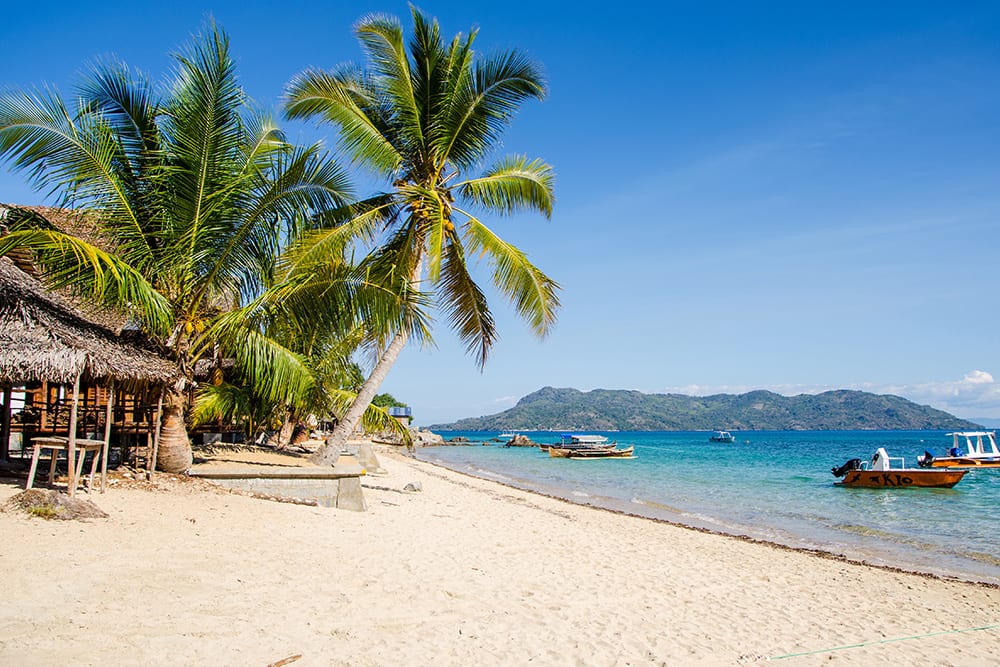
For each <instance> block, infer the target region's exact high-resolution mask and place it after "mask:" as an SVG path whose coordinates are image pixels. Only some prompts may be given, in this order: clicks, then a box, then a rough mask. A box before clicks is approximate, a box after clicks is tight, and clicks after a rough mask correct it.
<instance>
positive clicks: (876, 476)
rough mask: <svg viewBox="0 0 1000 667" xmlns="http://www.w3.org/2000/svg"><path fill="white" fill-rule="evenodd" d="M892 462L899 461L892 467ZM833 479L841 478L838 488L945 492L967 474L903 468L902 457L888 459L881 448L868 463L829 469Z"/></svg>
mask: <svg viewBox="0 0 1000 667" xmlns="http://www.w3.org/2000/svg"><path fill="white" fill-rule="evenodd" d="M892 461H899V467H893V466H892ZM831 472H833V474H834V476H835V477H843V479H842V480H841V481H839V482H837V484H839V485H841V486H853V487H868V488H874V489H895V488H907V487H929V488H945V489H950V488H951V487H953V486H955V485H956V484H958V483H959V482H960V481H961V479H962V477H964V476H965V473H967V472H968V470H961V469H944V468H942V469H934V468H907V467H906V462H905V461H904V460H903V457H897V456H893V457H890V456H889V454H888V453H886V451H885V447H879V448H878V449H877V450H875V455H874V456H873V457H872V460H871V462H870V463H869V462H868V461H862V460H861V459H850V460H849V461H847V462H846V463H845V464H844V465H842V466H839V467H835V468H832V469H831Z"/></svg>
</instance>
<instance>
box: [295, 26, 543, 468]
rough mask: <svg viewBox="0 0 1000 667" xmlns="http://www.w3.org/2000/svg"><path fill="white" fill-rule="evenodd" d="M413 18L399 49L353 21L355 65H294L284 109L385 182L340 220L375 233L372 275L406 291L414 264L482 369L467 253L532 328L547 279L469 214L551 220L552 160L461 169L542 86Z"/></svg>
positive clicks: (350, 417)
mask: <svg viewBox="0 0 1000 667" xmlns="http://www.w3.org/2000/svg"><path fill="white" fill-rule="evenodd" d="M412 17H413V24H414V26H413V35H412V36H411V37H410V40H409V45H408V48H407V45H406V44H405V43H404V37H403V29H402V26H401V24H400V22H399V21H398V19H396V18H394V17H390V16H383V15H371V16H368V17H365V18H363V19H362V20H361V21H360V22H359V23H358V24H357V25H356V27H355V30H356V33H357V36H358V38H359V40H360V42H361V45H362V48H363V50H364V51H365V53H366V55H367V58H368V70H367V71H362V70H359V69H358V68H356V67H354V66H351V65H345V66H342V67H340V68H339V69H337V70H335V71H333V72H323V71H306V72H304V73H302V74H300V75H299V76H297V77H296V78H295V79H294V80H293V81H292V82H291V83H290V84H289V88H288V93H287V98H288V100H287V106H286V110H287V114H288V115H289V116H290V117H291V118H317V119H322V120H325V121H327V122H329V123H332V124H333V125H334V126H335V127H336V128H337V129H338V130H339V137H340V144H341V146H342V148H343V150H344V151H345V153H346V154H347V155H348V156H349V157H350V159H351V160H352V161H353V162H354V163H355V164H360V165H363V166H365V167H367V168H369V169H370V170H372V171H373V172H374V173H375V174H376V175H377V176H379V177H382V178H384V179H385V181H386V183H387V184H389V185H390V186H391V187H390V189H389V190H388V191H387V192H386V193H384V194H385V196H384V198H383V201H382V205H381V208H380V209H378V210H379V213H380V214H381V215H365V216H359V217H358V218H356V219H355V220H353V221H351V222H349V223H348V224H347V225H346V226H345V229H347V230H350V231H351V232H352V233H357V234H360V235H362V236H363V237H364V238H365V239H366V240H367V241H369V242H371V241H373V240H374V241H375V243H374V244H373V245H374V247H375V250H374V251H373V252H372V253H371V254H370V256H369V257H368V258H367V260H366V261H367V263H368V265H369V266H371V267H372V268H373V270H374V271H376V272H382V273H388V272H392V271H396V272H399V273H401V274H403V275H404V276H406V278H407V283H408V289H410V290H413V291H420V290H421V289H422V288H423V282H422V281H423V279H424V272H425V270H426V277H427V279H428V280H429V284H430V288H429V289H427V290H426V291H427V292H428V293H433V294H434V295H436V297H437V301H438V304H439V306H440V307H441V308H442V310H443V311H444V312H445V313H446V314H447V316H448V318H449V321H450V324H451V326H452V327H453V328H454V329H455V330H456V331H457V333H458V335H459V336H460V338H461V339H462V340H463V341H464V343H465V344H466V348H467V350H468V351H469V352H470V353H473V354H474V355H475V357H476V359H477V361H478V363H479V365H480V366H482V365H483V364H485V362H486V359H487V356H488V354H489V352H490V349H491V347H492V346H493V344H494V342H495V341H496V339H497V332H496V328H495V324H494V320H493V317H492V314H491V312H490V309H489V307H488V304H487V301H486V297H485V294H484V293H483V291H482V289H481V288H480V287H479V285H477V283H476V282H475V281H474V280H473V278H472V276H471V275H470V273H469V266H468V262H467V256H468V254H469V253H470V252H471V253H473V254H478V255H483V256H485V257H486V258H487V259H488V260H489V262H490V263H491V265H492V277H493V282H494V284H495V286H496V288H497V289H498V291H499V292H500V293H501V294H503V295H505V296H506V297H507V298H509V299H510V301H511V302H512V304H513V305H514V308H515V309H516V311H517V312H518V314H519V315H521V316H522V317H523V318H524V319H525V320H527V322H528V323H529V325H530V326H531V328H532V330H533V331H534V332H535V333H536V334H537V335H539V336H544V335H546V334H547V333H548V332H549V330H550V329H551V327H552V326H553V324H554V323H555V319H556V310H557V308H558V306H559V300H558V295H557V292H558V285H557V284H556V283H555V282H554V281H553V280H552V279H550V278H549V277H547V276H546V275H545V274H544V273H542V272H541V271H540V270H539V269H538V268H536V267H535V266H534V265H533V264H532V263H531V262H529V261H528V259H527V257H526V256H525V254H524V253H523V252H522V251H521V250H519V249H518V248H516V247H514V246H513V245H511V244H509V243H507V242H505V241H503V240H502V239H501V238H500V237H499V236H498V235H497V234H496V233H495V232H494V231H492V230H491V229H490V228H488V227H487V226H486V225H485V224H484V223H483V221H482V220H481V219H480V218H479V216H478V215H477V213H476V210H477V209H479V210H483V211H488V212H492V213H497V214H511V213H514V212H517V211H520V210H526V209H533V210H536V211H539V212H541V213H543V214H544V215H546V216H550V215H551V211H552V202H553V192H552V184H553V176H552V169H551V167H550V166H549V165H547V164H545V163H544V162H542V161H540V160H537V159H535V160H529V159H527V158H526V157H521V156H511V157H503V158H500V159H498V160H496V161H495V162H494V163H493V165H492V166H489V167H487V168H485V169H483V170H482V171H480V172H479V173H478V175H475V176H472V175H470V173H471V172H473V171H475V170H478V169H481V168H482V165H483V164H484V163H485V162H486V161H487V160H488V159H489V158H491V157H492V156H493V154H494V152H495V149H496V148H497V147H498V145H499V142H500V138H501V135H502V132H503V130H504V128H505V127H506V126H507V124H508V121H509V120H510V118H511V117H512V116H513V114H514V113H515V112H516V110H517V109H518V108H519V106H520V105H521V104H522V103H523V102H524V101H526V100H528V99H529V98H537V99H541V98H542V97H543V96H544V94H545V87H544V84H543V80H542V76H541V74H540V72H539V70H538V68H537V67H536V66H535V65H534V64H533V63H532V62H530V61H529V60H528V59H527V58H526V57H525V56H524V55H522V54H520V53H518V52H508V53H501V54H498V55H494V56H490V57H477V54H476V53H475V52H474V51H473V48H472V46H473V42H474V41H475V38H476V31H472V32H471V33H470V34H469V35H468V36H462V35H461V34H459V35H457V36H456V37H455V38H454V39H453V40H452V41H451V42H450V43H445V42H444V41H442V38H441V34H440V28H439V26H438V23H437V21H436V20H428V19H427V18H426V17H425V16H423V15H422V14H421V13H420V12H419V11H417V10H416V9H413V10H412ZM338 233H339V234H341V235H343V234H346V233H347V232H345V231H344V230H343V229H341V230H339V231H338ZM379 234H381V236H379ZM342 241H343V239H342V237H338V242H342ZM317 245H318V246H321V245H322V244H317ZM333 245H334V246H336V245H337V244H336V243H334V244H333ZM410 332H411V328H410V327H407V326H402V327H400V328H399V329H398V331H395V332H394V333H393V335H392V336H391V337H385V338H384V339H382V340H380V341H379V343H380V356H379V359H378V362H377V364H376V365H375V367H374V370H373V371H372V373H371V375H370V376H369V377H368V379H367V381H366V382H365V385H364V386H363V387H362V389H361V391H360V392H359V393H358V397H357V400H355V401H354V403H353V405H352V406H351V407H350V409H349V410H348V411H347V412H346V414H344V415H343V416H342V418H341V420H340V422H339V424H338V426H337V429H336V430H335V432H334V434H333V436H332V437H331V438H330V439H329V440H328V442H327V446H326V447H325V448H324V449H323V450H321V451H320V452H319V453H318V456H317V459H318V460H320V461H322V460H326V459H327V457H331V458H332V456H334V455H335V452H336V451H339V448H340V446H342V445H343V443H344V441H345V440H346V439H347V437H348V436H349V435H350V433H351V432H353V430H354V428H355V427H356V425H357V422H358V418H359V417H360V415H361V414H362V412H363V411H364V409H365V407H366V406H367V405H368V404H369V403H370V402H371V400H372V398H373V397H374V395H375V393H376V392H377V391H378V387H379V386H380V384H381V383H382V380H383V379H384V378H385V376H386V375H387V373H388V372H389V369H390V367H391V366H392V364H393V363H394V362H395V360H396V358H397V357H398V355H399V353H400V352H401V351H402V349H403V348H404V347H405V345H406V343H407V340H408V339H409V335H410Z"/></svg>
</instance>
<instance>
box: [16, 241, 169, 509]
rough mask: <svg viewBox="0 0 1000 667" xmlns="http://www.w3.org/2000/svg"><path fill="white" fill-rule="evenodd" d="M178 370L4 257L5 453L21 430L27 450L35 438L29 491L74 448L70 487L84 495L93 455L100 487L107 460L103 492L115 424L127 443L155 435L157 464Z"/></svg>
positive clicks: (69, 469)
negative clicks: (167, 395) (158, 437)
mask: <svg viewBox="0 0 1000 667" xmlns="http://www.w3.org/2000/svg"><path fill="white" fill-rule="evenodd" d="M25 268H27V269H28V270H29V271H30V269H31V267H30V266H27V267H25ZM175 374H176V370H175V367H174V364H173V363H171V362H170V361H169V360H167V359H165V358H163V357H161V356H159V355H157V354H156V353H155V352H154V351H152V350H148V349H144V348H142V347H141V346H140V345H138V344H137V343H134V342H129V341H127V340H126V339H125V338H123V337H122V336H119V335H116V334H114V333H113V332H111V331H110V330H108V329H106V328H104V327H103V326H101V325H99V324H96V323H94V322H92V321H90V320H89V319H87V318H85V317H84V316H83V315H81V314H80V313H79V312H78V311H77V310H76V309H75V308H73V306H72V305H70V303H69V302H68V301H66V300H65V299H63V298H62V297H60V296H59V295H58V294H55V293H53V292H50V291H48V290H47V289H46V288H45V287H44V286H42V284H41V283H40V282H39V281H38V280H37V279H36V278H35V277H33V276H32V275H29V273H28V272H26V271H25V270H22V268H20V267H19V266H18V265H16V264H15V262H14V261H13V260H12V259H11V258H9V257H0V390H2V395H3V401H2V404H0V406H2V407H0V459H2V460H4V461H8V460H9V458H10V443H11V440H12V437H13V436H19V437H20V444H21V450H22V452H26V451H27V450H28V449H29V443H30V448H31V450H32V464H31V468H30V471H29V478H28V481H27V486H28V487H29V488H30V486H31V485H32V483H33V481H34V480H33V477H34V474H35V472H36V470H37V466H38V459H39V457H40V455H41V454H42V453H44V452H48V453H49V454H50V464H49V476H50V480H51V479H52V478H53V477H54V472H55V464H56V458H57V456H58V455H59V453H60V452H63V451H65V452H66V456H67V475H68V480H69V492H70V494H73V493H75V490H76V487H77V483H78V482H79V480H78V476H79V472H78V471H80V470H81V469H82V464H83V458H84V455H85V454H86V452H88V451H91V452H93V456H94V458H93V459H92V460H93V463H92V468H91V483H93V474H94V468H93V465H96V462H97V460H98V459H97V457H100V463H101V479H102V489H103V481H104V480H105V479H106V473H107V461H108V449H109V446H110V443H111V438H112V426H113V425H114V424H115V423H117V424H118V425H119V428H118V433H117V435H118V437H119V444H121V445H123V446H124V445H125V444H127V443H128V442H136V441H137V439H138V438H140V437H144V438H145V439H146V440H147V450H146V451H147V459H148V462H149V466H152V465H154V463H153V462H154V461H155V455H154V454H152V453H151V452H149V449H150V448H151V447H152V448H155V432H156V422H157V420H158V417H159V415H158V411H156V410H155V409H152V408H151V405H150V403H151V401H152V400H153V397H158V396H159V394H160V390H161V388H162V387H163V385H164V384H166V383H168V382H171V381H173V380H174V378H175ZM116 394H117V396H118V400H117V403H116ZM15 412H16V417H17V419H16V420H15V419H14V417H15ZM129 429H131V431H132V433H131V434H130V433H129ZM130 435H131V436H132V437H131V441H130V440H129V437H130ZM78 450H80V456H79V458H77V455H78Z"/></svg>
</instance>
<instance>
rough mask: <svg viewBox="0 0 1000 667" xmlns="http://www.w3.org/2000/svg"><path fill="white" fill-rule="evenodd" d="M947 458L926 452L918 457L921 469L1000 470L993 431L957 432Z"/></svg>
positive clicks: (999, 455)
mask: <svg viewBox="0 0 1000 667" xmlns="http://www.w3.org/2000/svg"><path fill="white" fill-rule="evenodd" d="M946 435H948V436H950V437H951V439H952V440H951V447H949V448H948V454H947V455H946V456H934V455H933V454H932V453H930V452H924V453H923V455H922V456H918V457H917V463H918V464H919V465H920V467H921V468H956V467H968V468H1000V449H997V440H996V434H995V433H994V432H993V431H955V432H954V433H948V434H946Z"/></svg>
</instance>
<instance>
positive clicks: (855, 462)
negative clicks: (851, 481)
mask: <svg viewBox="0 0 1000 667" xmlns="http://www.w3.org/2000/svg"><path fill="white" fill-rule="evenodd" d="M860 467H861V459H851V460H849V461H848V462H847V463H845V464H844V465H842V466H840V467H839V468H836V467H834V468H830V472H832V473H833V476H834V477H843V476H844V475H846V474H847V473H849V472H850V471H852V470H857V469H858V468H860Z"/></svg>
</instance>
